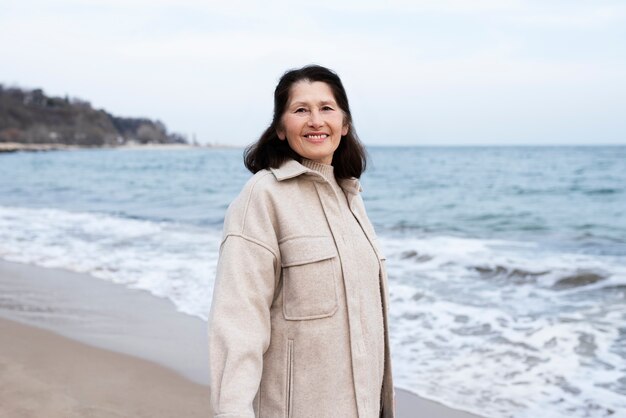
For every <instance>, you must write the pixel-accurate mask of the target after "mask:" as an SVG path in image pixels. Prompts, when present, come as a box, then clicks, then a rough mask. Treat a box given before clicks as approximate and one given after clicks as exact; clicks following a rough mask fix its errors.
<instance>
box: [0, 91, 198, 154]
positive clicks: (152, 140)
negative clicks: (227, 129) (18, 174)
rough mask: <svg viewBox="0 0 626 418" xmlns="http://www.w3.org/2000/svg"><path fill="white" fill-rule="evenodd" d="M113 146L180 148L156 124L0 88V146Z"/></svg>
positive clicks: (81, 102)
mask: <svg viewBox="0 0 626 418" xmlns="http://www.w3.org/2000/svg"><path fill="white" fill-rule="evenodd" d="M2 142H5V143H6V142H17V143H22V144H64V145H78V146H115V145H124V144H133V143H134V144H172V143H179V144H184V143H186V142H187V141H186V140H185V138H183V137H182V136H181V135H179V134H175V133H168V132H167V129H166V127H165V125H164V124H163V123H162V122H160V121H152V120H150V119H145V118H123V117H117V116H113V115H111V114H110V113H108V112H106V111H105V110H102V109H94V108H93V107H91V104H90V103H89V102H87V101H84V100H80V99H76V98H68V97H64V98H63V97H49V96H46V95H45V94H44V92H43V90H41V89H34V90H24V89H20V88H15V87H11V88H8V87H5V86H3V85H2V84H0V143H2Z"/></svg>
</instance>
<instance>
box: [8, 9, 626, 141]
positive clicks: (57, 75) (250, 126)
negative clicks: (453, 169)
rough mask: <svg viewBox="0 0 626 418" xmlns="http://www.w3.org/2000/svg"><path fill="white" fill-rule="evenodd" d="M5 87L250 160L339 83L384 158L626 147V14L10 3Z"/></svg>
mask: <svg viewBox="0 0 626 418" xmlns="http://www.w3.org/2000/svg"><path fill="white" fill-rule="evenodd" d="M0 60H1V63H0V83H3V84H5V85H17V86H20V87H24V88H35V87H40V88H43V89H44V91H45V92H46V93H48V94H52V95H66V94H67V95H69V96H71V97H79V98H82V99H85V100H88V101H90V102H91V103H92V105H93V106H94V107H97V108H104V109H106V110H108V111H110V112H111V113H113V114H115V115H119V116H130V117H139V116H141V117H149V118H152V119H159V120H161V121H163V122H164V123H165V124H166V125H167V127H168V128H169V130H170V131H175V132H180V133H183V134H186V135H189V136H191V135H192V134H195V135H196V137H197V139H198V141H199V142H202V143H208V142H213V143H222V144H231V145H246V144H248V143H250V142H253V141H255V140H256V139H257V137H258V136H259V134H260V133H261V132H262V131H263V129H264V128H265V127H266V126H267V125H268V124H269V122H270V119H271V113H272V94H273V90H274V87H275V85H276V82H277V81H278V78H279V77H280V75H281V74H282V73H283V72H284V71H285V70H287V69H289V68H294V67H299V66H302V65H305V64H309V63H317V64H321V65H325V66H328V67H330V68H332V69H334V70H335V71H337V72H338V73H339V75H340V76H341V78H342V80H343V82H344V85H345V86H346V89H347V91H348V97H349V99H350V101H351V106H352V112H353V116H354V122H355V126H356V129H357V132H358V133H359V135H360V137H361V139H362V140H363V142H365V143H366V144H368V145H384V144H389V145H392V144H393V145H410V144H415V145H453V144H626V1H624V0H620V1H604V0H594V1H591V0H589V1H576V0H571V1H565V0H564V1H552V0H537V1H513V0H493V1H492V0H477V1H472V0H432V1H425V0H415V1H409V0H406V1H402V0H396V1H393V0H390V1H368V0H349V1H341V0H335V1H326V0H318V1H315V2H293V1H291V2H268V1H251V0H248V1H239V0H228V1H210V0H203V1H200V0H92V1H79V0H55V1H49V0H41V1H36V0H20V1H15V0H0Z"/></svg>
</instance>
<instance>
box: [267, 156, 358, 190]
mask: <svg viewBox="0 0 626 418" xmlns="http://www.w3.org/2000/svg"><path fill="white" fill-rule="evenodd" d="M270 171H271V172H272V173H273V174H274V177H276V180H278V181H283V180H287V179H291V178H294V177H298V176H300V175H302V174H312V175H314V176H317V177H318V178H319V179H320V180H322V181H326V180H324V178H323V176H322V175H321V174H320V173H318V172H317V171H315V170H311V169H310V168H308V167H305V166H303V165H302V164H300V163H299V162H297V161H296V160H294V159H289V160H287V161H285V162H284V163H283V164H282V165H281V166H280V167H278V168H270ZM337 183H338V184H339V186H340V187H341V188H342V189H344V190H345V191H346V192H348V193H351V194H359V193H360V192H362V191H363V189H362V188H361V183H360V182H359V180H358V179H356V178H354V177H351V178H349V179H341V180H339V181H337Z"/></svg>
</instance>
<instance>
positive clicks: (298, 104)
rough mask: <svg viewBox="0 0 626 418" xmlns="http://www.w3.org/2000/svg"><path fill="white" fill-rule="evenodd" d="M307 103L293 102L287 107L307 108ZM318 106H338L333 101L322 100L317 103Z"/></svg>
mask: <svg viewBox="0 0 626 418" xmlns="http://www.w3.org/2000/svg"><path fill="white" fill-rule="evenodd" d="M308 104H309V103H307V102H293V103H291V104H290V105H289V107H294V106H308ZM319 105H321V106H324V105H333V106H339V105H338V104H337V103H336V102H335V101H334V100H322V101H321V102H319Z"/></svg>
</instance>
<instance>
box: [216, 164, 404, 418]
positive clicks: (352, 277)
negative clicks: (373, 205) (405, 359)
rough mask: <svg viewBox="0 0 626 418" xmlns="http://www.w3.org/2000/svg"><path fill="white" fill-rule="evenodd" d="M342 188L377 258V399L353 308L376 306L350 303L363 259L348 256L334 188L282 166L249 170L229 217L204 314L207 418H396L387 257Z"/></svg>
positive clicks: (350, 186)
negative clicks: (380, 373)
mask: <svg viewBox="0 0 626 418" xmlns="http://www.w3.org/2000/svg"><path fill="white" fill-rule="evenodd" d="M339 184H340V186H341V188H342V189H343V191H344V192H345V194H346V196H347V198H348V203H349V206H350V209H351V211H352V213H353V214H354V216H355V217H356V219H357V220H358V221H359V223H360V224H361V226H362V228H363V230H364V232H365V234H366V236H367V238H368V240H369V241H370V242H371V244H372V245H373V247H374V249H375V252H376V254H378V258H379V266H380V270H379V281H380V288H381V292H382V294H383V295H382V303H383V306H382V310H383V317H384V328H385V330H384V335H385V341H384V346H385V349H384V352H385V355H384V377H383V387H382V393H381V388H380V386H379V385H380V382H376V381H372V379H371V378H370V376H371V373H369V371H370V370H371V367H372V365H371V360H372V359H368V358H366V356H365V355H364V352H365V350H364V347H365V345H366V344H368V342H367V341H364V338H363V327H362V324H361V322H360V312H362V311H363V310H364V309H378V310H380V309H381V306H380V302H378V303H377V304H376V303H369V304H368V303H362V302H358V299H357V298H355V297H353V296H352V294H353V292H355V290H352V291H351V289H355V286H358V277H359V271H358V269H359V260H350V259H346V258H347V257H346V255H345V253H346V252H347V251H346V247H345V245H346V241H345V240H344V238H343V237H342V236H341V234H340V233H339V231H340V230H341V228H340V225H339V224H338V222H341V217H340V216H339V213H338V210H339V207H338V202H337V200H336V199H337V195H336V194H335V193H334V192H333V190H332V188H331V185H330V184H329V183H328V181H327V180H326V179H325V178H324V177H323V176H322V175H321V174H320V173H318V172H316V171H314V170H311V169H309V168H307V167H305V166H303V165H302V164H300V163H298V162H297V161H294V160H289V161H287V162H286V163H284V164H283V165H282V166H281V167H280V168H278V169H269V170H262V171H259V172H258V173H256V174H255V175H254V176H253V177H252V178H251V179H250V180H249V181H248V183H247V184H246V186H245V187H244V189H243V190H242V192H241V193H240V195H239V196H238V197H237V198H236V199H235V200H234V201H233V203H232V204H231V205H230V207H229V209H228V211H227V214H226V218H225V220H224V233H223V240H222V243H221V246H220V257H219V262H218V267H217V277H216V281H215V289H214V294H213V303H212V306H211V312H210V315H209V361H210V385H211V404H212V408H213V414H214V415H213V416H214V417H219V418H222V417H223V418H226V417H228V418H255V417H258V418H279V417H280V418H305V417H316V418H324V417H328V418H331V417H332V418H353V417H354V418H356V417H359V418H378V417H384V418H392V417H393V416H394V412H393V384H392V378H391V361H390V353H389V336H388V325H387V307H388V296H387V275H386V271H385V263H384V256H383V255H382V254H381V253H380V250H379V246H378V243H377V240H376V235H375V233H374V229H373V227H372V225H371V223H370V221H369V219H368V217H367V215H366V213H365V207H364V205H363V201H362V199H361V196H360V191H361V188H360V186H359V182H358V180H357V179H349V180H341V181H340V182H339ZM352 258H353V257H352ZM378 300H380V298H378ZM376 305H378V306H376ZM379 393H381V399H378V397H377V394H379ZM373 394H376V395H373ZM381 408H382V410H381Z"/></svg>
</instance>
